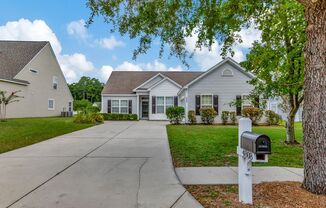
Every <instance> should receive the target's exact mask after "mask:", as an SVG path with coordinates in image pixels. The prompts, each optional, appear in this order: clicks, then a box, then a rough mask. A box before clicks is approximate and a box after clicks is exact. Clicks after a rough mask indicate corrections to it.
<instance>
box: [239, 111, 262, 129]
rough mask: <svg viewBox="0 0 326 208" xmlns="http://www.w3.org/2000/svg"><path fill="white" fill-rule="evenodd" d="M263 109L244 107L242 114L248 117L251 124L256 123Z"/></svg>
mask: <svg viewBox="0 0 326 208" xmlns="http://www.w3.org/2000/svg"><path fill="white" fill-rule="evenodd" d="M263 113H264V112H263V110H261V109H260V108H255V107H246V108H244V109H243V110H242V116H243V117H247V118H250V119H251V121H252V124H253V125H257V123H258V121H259V120H260V119H261V117H262V116H263Z"/></svg>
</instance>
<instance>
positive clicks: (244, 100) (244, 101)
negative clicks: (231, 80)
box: [242, 95, 253, 109]
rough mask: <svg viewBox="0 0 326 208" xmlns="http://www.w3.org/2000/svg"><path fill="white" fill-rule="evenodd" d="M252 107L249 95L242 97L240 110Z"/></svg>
mask: <svg viewBox="0 0 326 208" xmlns="http://www.w3.org/2000/svg"><path fill="white" fill-rule="evenodd" d="M248 107H253V105H252V102H251V100H250V96H249V95H242V109H244V108H248Z"/></svg>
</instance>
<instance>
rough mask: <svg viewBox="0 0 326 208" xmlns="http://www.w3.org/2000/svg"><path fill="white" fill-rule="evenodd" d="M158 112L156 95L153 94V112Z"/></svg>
mask: <svg viewBox="0 0 326 208" xmlns="http://www.w3.org/2000/svg"><path fill="white" fill-rule="evenodd" d="M155 113H156V97H155V96H152V114H155Z"/></svg>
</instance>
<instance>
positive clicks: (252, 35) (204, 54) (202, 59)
mask: <svg viewBox="0 0 326 208" xmlns="http://www.w3.org/2000/svg"><path fill="white" fill-rule="evenodd" d="M237 34H238V35H240V36H241V39H242V40H243V42H242V43H240V44H236V45H235V46H234V47H233V51H234V56H233V57H232V58H233V59H234V60H235V61H238V62H241V61H244V60H245V59H246V56H245V53H244V52H243V51H244V50H245V49H247V48H250V47H251V46H252V44H253V43H254V41H256V40H257V41H259V40H260V39H261V31H259V30H258V29H256V28H255V25H254V24H251V26H250V27H249V28H244V29H242V30H241V31H240V32H239V33H237ZM196 41H197V34H195V33H193V35H192V37H188V38H186V50H187V51H188V52H190V53H192V52H194V56H193V59H194V61H195V62H196V63H197V64H198V65H199V67H200V69H201V70H207V69H208V68H210V67H212V66H214V65H215V64H217V63H218V62H220V61H221V60H222V57H221V55H220V54H221V50H222V45H220V44H218V43H217V42H215V43H213V45H212V46H211V50H209V48H207V47H203V48H202V49H198V48H196Z"/></svg>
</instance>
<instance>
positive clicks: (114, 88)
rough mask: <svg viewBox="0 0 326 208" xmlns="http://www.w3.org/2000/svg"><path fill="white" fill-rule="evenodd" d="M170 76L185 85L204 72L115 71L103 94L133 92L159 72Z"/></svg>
mask: <svg viewBox="0 0 326 208" xmlns="http://www.w3.org/2000/svg"><path fill="white" fill-rule="evenodd" d="M159 73H160V74H162V75H164V76H166V77H169V78H170V79H172V80H173V81H175V82H176V83H178V84H179V85H181V86H185V85H186V84H188V83H189V82H191V81H192V80H193V79H195V78H196V77H198V76H199V75H201V74H202V73H204V72H190V71H189V72H187V71H182V72H181V71H179V72H176V71H114V72H112V74H111V76H110V78H109V80H108V81H107V83H106V85H105V87H104V89H103V91H102V94H132V93H133V89H135V88H136V87H138V86H139V85H141V84H142V83H144V82H145V81H147V80H148V79H150V78H152V77H153V76H155V75H157V74H159Z"/></svg>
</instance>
